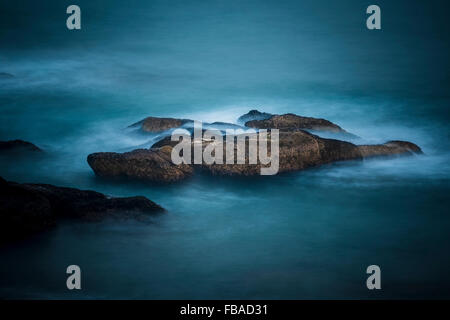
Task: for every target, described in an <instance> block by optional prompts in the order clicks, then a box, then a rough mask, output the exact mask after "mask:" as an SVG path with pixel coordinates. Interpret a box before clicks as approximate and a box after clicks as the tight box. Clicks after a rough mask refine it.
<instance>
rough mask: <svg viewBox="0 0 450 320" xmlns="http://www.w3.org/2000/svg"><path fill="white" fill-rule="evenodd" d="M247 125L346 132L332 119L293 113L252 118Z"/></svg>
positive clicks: (263, 127) (258, 127)
mask: <svg viewBox="0 0 450 320" xmlns="http://www.w3.org/2000/svg"><path fill="white" fill-rule="evenodd" d="M245 125H246V126H247V127H250V128H257V129H280V130H284V131H286V130H299V129H303V130H308V129H310V130H318V131H319V130H323V131H331V132H336V133H338V132H339V133H342V132H346V131H345V130H343V129H342V128H341V127H339V126H338V125H337V124H334V123H333V122H331V121H328V120H325V119H318V118H310V117H302V116H298V115H295V114H292V113H287V114H283V115H274V116H272V117H270V118H268V119H265V120H252V121H248V122H246V123H245Z"/></svg>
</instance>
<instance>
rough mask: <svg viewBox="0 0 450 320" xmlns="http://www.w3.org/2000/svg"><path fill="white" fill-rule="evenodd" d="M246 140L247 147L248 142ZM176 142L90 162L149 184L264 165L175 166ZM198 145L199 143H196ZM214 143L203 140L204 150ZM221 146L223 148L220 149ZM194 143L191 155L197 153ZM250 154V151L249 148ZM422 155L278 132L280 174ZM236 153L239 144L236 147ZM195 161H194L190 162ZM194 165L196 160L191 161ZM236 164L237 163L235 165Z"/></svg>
mask: <svg viewBox="0 0 450 320" xmlns="http://www.w3.org/2000/svg"><path fill="white" fill-rule="evenodd" d="M249 139H253V138H249V137H247V144H248V143H249V141H250V140H249ZM177 143H178V142H177V141H171V139H170V137H166V138H164V139H162V140H161V141H159V142H157V143H156V144H155V145H153V146H152V148H151V149H149V150H145V149H141V150H135V151H132V152H128V153H123V154H119V153H95V154H92V155H89V157H88V163H89V165H90V166H91V167H92V169H93V170H94V172H95V173H96V174H97V175H100V176H104V177H117V176H127V177H130V178H135V179H144V180H149V181H178V180H181V179H183V178H186V177H187V176H190V175H191V174H192V173H193V171H194V168H199V169H202V170H204V171H207V172H210V173H211V174H217V175H244V176H249V175H258V174H260V172H261V168H262V167H264V166H265V167H267V166H268V165H262V164H261V163H259V162H258V163H256V164H249V161H248V158H249V157H248V152H246V154H245V157H246V163H245V164H217V163H213V164H206V163H202V164H196V165H193V164H183V165H179V166H176V165H174V164H173V163H172V160H171V152H172V148H173V147H174V146H175V145H176V144H177ZM197 143H199V142H198V141H197ZM210 143H212V141H206V140H204V139H203V140H202V149H203V150H204V148H205V147H206V146H207V145H209V144H210ZM214 143H216V145H218V148H223V154H224V158H223V163H225V154H226V152H225V151H226V144H225V141H223V142H220V141H216V142H214ZM220 143H222V146H220ZM193 144H194V142H192V144H191V155H193V154H194V151H193ZM246 149H247V151H248V148H246ZM411 153H421V150H420V148H419V147H418V146H416V145H415V144H413V143H410V142H403V141H390V142H388V143H386V144H383V145H363V146H357V145H355V144H353V143H350V142H346V141H340V140H335V139H325V138H321V137H319V136H317V135H313V134H311V133H309V132H306V131H304V130H295V131H280V133H279V171H278V172H279V173H281V172H287V171H295V170H303V169H307V168H310V167H314V166H318V165H322V164H327V163H332V162H336V161H344V160H362V159H364V158H369V157H373V156H391V155H400V154H405V155H407V154H411ZM234 154H235V157H236V154H237V144H235V145H234ZM191 160H192V159H191ZM191 163H193V161H191ZM235 163H236V162H235Z"/></svg>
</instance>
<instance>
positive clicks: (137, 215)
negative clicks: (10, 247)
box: [0, 177, 164, 243]
mask: <svg viewBox="0 0 450 320" xmlns="http://www.w3.org/2000/svg"><path fill="white" fill-rule="evenodd" d="M163 211H164V209H163V208H162V207H160V206H159V205H157V204H156V203H154V202H153V201H151V200H149V199H147V198H145V197H128V198H113V197H107V196H106V195H104V194H102V193H99V192H95V191H86V190H79V189H74V188H65V187H56V186H52V185H48V184H20V183H15V182H9V181H6V180H4V179H3V178H1V177H0V219H1V223H0V243H5V242H9V241H12V240H15V239H19V238H23V237H26V236H28V235H30V234H33V233H35V232H38V231H44V230H46V229H48V228H51V227H53V226H54V225H56V224H57V222H58V221H59V220H61V219H81V220H83V221H99V220H101V219H104V218H116V219H117V218H120V219H128V218H134V219H142V218H144V217H145V215H148V214H155V213H158V212H163Z"/></svg>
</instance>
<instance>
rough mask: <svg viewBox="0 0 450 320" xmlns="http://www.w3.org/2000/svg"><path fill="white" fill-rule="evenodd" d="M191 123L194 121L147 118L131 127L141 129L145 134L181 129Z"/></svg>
mask: <svg viewBox="0 0 450 320" xmlns="http://www.w3.org/2000/svg"><path fill="white" fill-rule="evenodd" d="M190 122H192V120H189V119H175V118H158V117H147V118H145V119H143V120H141V121H138V122H136V123H134V124H132V125H131V126H130V127H139V128H141V129H142V130H143V131H145V132H161V131H165V130H168V129H173V128H178V127H181V126H182V125H184V124H187V123H190Z"/></svg>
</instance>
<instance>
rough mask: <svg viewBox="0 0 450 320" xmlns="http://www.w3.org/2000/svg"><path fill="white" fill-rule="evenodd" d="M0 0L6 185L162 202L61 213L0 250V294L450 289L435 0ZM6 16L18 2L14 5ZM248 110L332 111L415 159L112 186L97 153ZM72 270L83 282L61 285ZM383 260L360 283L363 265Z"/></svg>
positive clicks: (156, 295)
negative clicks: (144, 122) (126, 210)
mask: <svg viewBox="0 0 450 320" xmlns="http://www.w3.org/2000/svg"><path fill="white" fill-rule="evenodd" d="M21 2H22V3H21V5H20V6H19V5H18V4H17V1H16V2H14V3H9V4H6V3H2V4H0V9H1V10H0V12H2V15H1V18H0V29H1V31H2V33H1V34H0V37H1V41H2V46H1V49H0V72H7V73H10V74H13V75H14V78H2V79H0V108H1V109H0V139H1V140H8V139H24V140H27V141H31V142H33V143H35V144H36V145H38V146H39V147H41V148H42V149H43V150H45V154H44V155H41V156H38V157H26V158H23V159H14V160H11V159H10V158H8V157H2V158H1V159H0V175H1V176H2V177H3V178H5V179H7V180H11V181H17V182H36V183H51V184H55V185H59V186H68V187H76V188H81V189H91V190H96V191H99V192H103V193H106V194H108V195H112V196H134V195H143V196H146V197H148V198H149V199H151V200H153V201H155V202H157V203H158V204H160V205H161V206H163V207H164V208H166V209H167V211H168V212H167V214H165V215H163V216H160V217H155V218H154V219H153V221H152V223H140V222H135V221H127V222H123V221H120V222H118V221H104V222H101V223H94V224H88V223H62V224H60V225H59V226H58V227H56V228H55V229H53V230H52V231H49V232H46V233H43V234H39V235H36V236H33V237H31V238H29V239H28V240H25V241H23V242H20V243H16V244H13V245H10V246H7V247H5V248H2V249H0V261H1V267H0V297H2V298H51V299H53V298H69V299H70V298H126V299H132V298H151V299H163V298H166V299H170V298H189V299H197V298H198V299H209V298H216V299H220V298H227V299H231V298H233V299H241V298H242V299H253V298H274V299H297V298H308V299H313V298H340V299H342V298H444V297H447V298H448V297H450V295H449V288H450V276H449V273H448V270H449V267H450V256H449V254H448V252H449V249H450V233H449V230H450V216H449V210H448V208H449V206H450V201H449V198H448V194H449V191H450V184H449V178H450V165H449V160H450V154H449V130H448V121H449V111H448V110H449V109H448V108H449V103H450V96H449V87H450V86H449V84H450V82H449V81H450V78H449V60H448V55H449V41H448V40H449V36H448V35H449V34H450V32H449V31H450V30H449V26H448V23H447V22H446V19H447V17H446V11H445V10H444V8H446V6H447V4H446V3H445V2H444V1H429V2H427V3H415V2H414V1H396V2H395V4H394V3H392V1H378V2H377V4H378V5H379V6H380V7H381V10H382V30H372V31H369V30H367V29H366V27H365V19H366V14H365V9H366V5H367V4H366V3H362V1H346V2H345V4H343V3H342V2H329V1H317V0H316V1H301V2H300V1H281V2H280V1H207V2H201V1H137V0H130V1H128V2H127V5H126V6H125V5H124V4H123V2H121V1H109V2H108V5H105V3H104V2H100V1H78V2H77V4H78V5H79V6H80V7H81V10H82V29H81V30H79V31H69V30H67V29H66V27H65V18H66V15H65V7H64V4H62V3H60V2H59V1H51V2H48V3H47V4H45V5H43V4H40V3H36V2H33V1H21ZM5 12H7V13H8V14H5ZM250 109H259V110H260V111H265V112H271V113H277V114H281V113H286V112H292V113H296V114H299V115H304V116H312V117H320V118H325V119H328V120H330V121H333V122H334V123H336V124H338V125H340V126H341V127H343V128H344V129H346V130H347V131H349V132H351V133H353V134H355V135H357V136H359V137H361V139H360V141H359V142H360V143H383V142H385V141H388V140H391V139H395V140H407V141H411V142H414V143H416V144H418V145H419V146H420V147H421V148H422V149H423V151H424V155H421V156H412V157H400V158H394V159H389V160H387V159H373V160H365V161H362V162H361V161H356V162H342V163H336V164H331V165H326V166H322V167H319V168H315V169H311V170H306V171H302V172H294V173H287V174H281V175H278V176H271V177H252V178H244V177H238V178H219V177H216V176H209V175H204V174H199V175H196V176H194V177H192V178H190V179H187V180H185V181H181V182H178V183H173V184H152V183H132V182H117V181H115V182H114V181H108V180H105V179H99V178H97V177H96V176H95V175H94V173H93V172H92V170H91V169H90V167H89V166H88V164H87V162H86V157H87V155H88V154H90V153H92V152H100V151H115V152H124V151H129V150H133V149H135V148H138V147H149V146H150V145H151V144H152V143H153V142H155V140H157V137H156V136H155V135H151V134H142V133H138V132H134V131H133V130H130V129H129V128H127V127H128V126H129V125H130V124H132V123H134V122H136V121H138V120H141V119H142V118H144V117H146V116H161V117H179V118H190V119H196V120H202V121H209V122H212V121H223V122H236V119H237V118H238V117H239V116H240V115H242V114H244V113H246V112H248V111H249V110H250ZM71 264H76V265H79V266H80V268H81V270H82V290H79V291H77V290H74V291H69V290H67V288H66V277H67V274H66V268H67V266H68V265H71ZM373 264H375V265H379V266H380V268H381V279H382V280H381V281H382V289H381V290H374V291H369V290H368V289H367V287H366V279H367V276H368V275H367V274H366V268H367V267H368V266H369V265H373Z"/></svg>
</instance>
